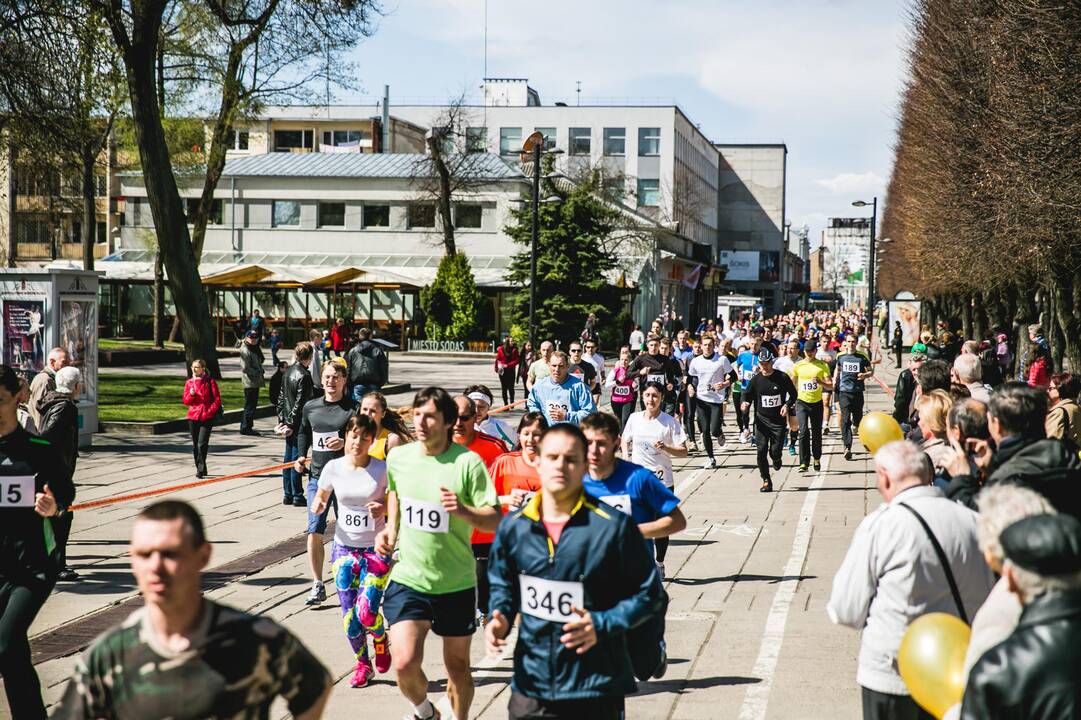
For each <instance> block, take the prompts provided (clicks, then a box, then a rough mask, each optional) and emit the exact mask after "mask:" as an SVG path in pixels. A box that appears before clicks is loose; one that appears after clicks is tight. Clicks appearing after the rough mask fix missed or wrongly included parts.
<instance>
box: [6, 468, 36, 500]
mask: <svg viewBox="0 0 1081 720" xmlns="http://www.w3.org/2000/svg"><path fill="white" fill-rule="evenodd" d="M0 507H34V476H33V475H13V476H11V477H0Z"/></svg>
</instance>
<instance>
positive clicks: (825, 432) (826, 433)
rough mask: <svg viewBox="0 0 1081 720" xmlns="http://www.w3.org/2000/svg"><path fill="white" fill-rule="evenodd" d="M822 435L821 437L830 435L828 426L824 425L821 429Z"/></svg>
mask: <svg viewBox="0 0 1081 720" xmlns="http://www.w3.org/2000/svg"><path fill="white" fill-rule="evenodd" d="M822 434H823V435H829V434H830V426H829V425H824V426H823V427H822Z"/></svg>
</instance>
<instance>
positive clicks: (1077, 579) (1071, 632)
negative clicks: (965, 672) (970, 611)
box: [961, 514, 1081, 720]
mask: <svg viewBox="0 0 1081 720" xmlns="http://www.w3.org/2000/svg"><path fill="white" fill-rule="evenodd" d="M999 542H1000V543H1001V545H1002V552H1003V556H1004V557H1005V562H1004V563H1003V567H1002V573H1003V577H1004V578H1005V580H1006V583H1007V584H1008V586H1009V589H1010V592H1012V593H1014V594H1015V595H1016V596H1017V598H1018V599H1019V600H1020V601H1021V605H1022V606H1023V609H1022V610H1021V617H1020V621H1019V623H1018V625H1017V627H1016V628H1015V629H1014V631H1013V632H1012V633H1011V634H1010V635H1009V637H1007V638H1006V640H1004V641H1003V642H1001V643H999V644H998V645H995V646H994V647H993V648H991V649H990V650H988V651H987V652H986V653H984V654H983V656H982V657H980V659H979V660H977V661H976V664H975V665H974V666H973V667H972V671H971V672H970V673H969V676H968V684H967V685H966V687H965V695H964V699H963V700H962V703H961V717H962V718H963V719H964V720H977V719H978V720H985V719H986V718H1022V717H1023V718H1027V719H1028V720H1058V719H1059V718H1072V717H1077V715H1078V712H1079V710H1081V708H1079V706H1078V667H1081V521H1078V520H1077V518H1075V517H1072V516H1070V515H1061V514H1060V515H1035V516H1032V517H1026V518H1024V519H1023V520H1019V521H1018V522H1015V523H1013V524H1012V525H1010V526H1009V527H1007V528H1006V529H1005V530H1003V531H1002V534H1001V535H1000V537H999Z"/></svg>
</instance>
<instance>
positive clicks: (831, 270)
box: [822, 217, 871, 307]
mask: <svg viewBox="0 0 1081 720" xmlns="http://www.w3.org/2000/svg"><path fill="white" fill-rule="evenodd" d="M822 247H823V248H825V249H826V252H825V253H824V255H823V257H824V261H823V268H822V289H823V290H824V291H827V292H836V293H839V294H840V295H841V297H842V298H843V299H844V304H845V305H846V306H848V307H853V306H856V305H861V306H866V304H867V267H868V259H869V255H870V250H871V219H870V218H866V217H862V218H830V219H829V223H828V225H827V226H826V229H824V230H823V231H822Z"/></svg>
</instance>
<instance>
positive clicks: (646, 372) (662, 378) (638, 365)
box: [631, 335, 680, 406]
mask: <svg viewBox="0 0 1081 720" xmlns="http://www.w3.org/2000/svg"><path fill="white" fill-rule="evenodd" d="M670 360H671V358H670V357H669V356H668V355H662V354H661V338H660V336H659V335H650V336H649V339H648V340H646V351H645V352H644V353H641V354H640V355H639V356H638V357H636V358H635V359H634V363H632V364H631V372H632V373H633V374H634V375H635V377H637V378H638V400H639V406H641V400H642V391H643V390H644V389H645V387H646V383H647V382H657V383H660V384H661V387H663V388H665V390H666V392H667V388H668V386H669V385H671V386H672V388H673V389H674V388H675V386H676V383H677V382H679V375H680V373H679V370H678V369H676V368H675V367H674V365H673V364H672V363H671V362H670Z"/></svg>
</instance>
